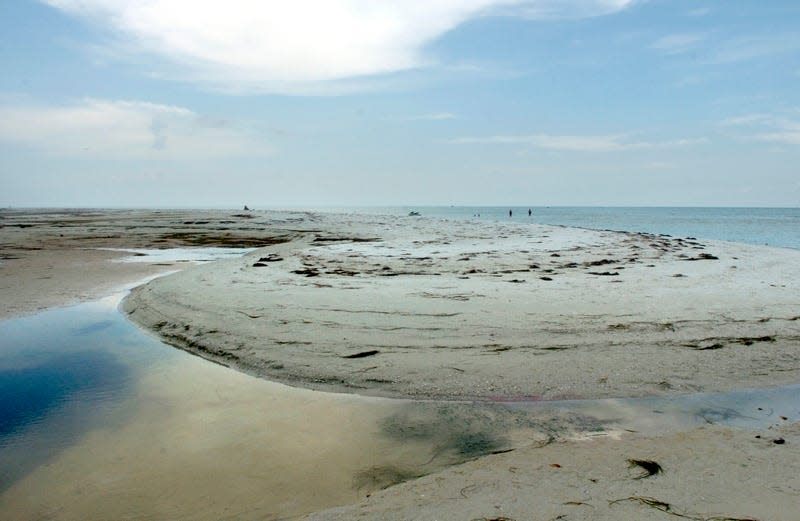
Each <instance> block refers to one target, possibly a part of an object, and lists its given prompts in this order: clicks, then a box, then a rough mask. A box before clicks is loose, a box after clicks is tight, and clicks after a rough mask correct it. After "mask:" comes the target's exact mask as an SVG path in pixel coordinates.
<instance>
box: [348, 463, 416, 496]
mask: <svg viewBox="0 0 800 521" xmlns="http://www.w3.org/2000/svg"><path fill="white" fill-rule="evenodd" d="M422 476H424V474H422V473H419V472H412V471H409V470H404V469H401V468H399V467H395V466H392V465H383V466H375V467H371V468H368V469H366V470H362V471H361V472H359V473H357V474H356V475H355V476H354V477H353V485H354V487H355V488H356V489H358V490H361V489H367V490H381V489H385V488H389V487H391V486H392V485H397V484H398V483H402V482H403V481H408V480H410V479H415V478H419V477H422Z"/></svg>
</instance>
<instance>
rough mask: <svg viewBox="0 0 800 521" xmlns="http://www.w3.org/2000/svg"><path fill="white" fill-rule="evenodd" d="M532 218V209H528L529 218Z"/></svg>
mask: <svg viewBox="0 0 800 521" xmlns="http://www.w3.org/2000/svg"><path fill="white" fill-rule="evenodd" d="M530 216H531V209H530V208H528V217H530Z"/></svg>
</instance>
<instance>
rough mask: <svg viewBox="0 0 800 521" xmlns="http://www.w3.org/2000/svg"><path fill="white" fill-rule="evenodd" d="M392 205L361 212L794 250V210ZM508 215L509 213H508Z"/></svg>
mask: <svg viewBox="0 0 800 521" xmlns="http://www.w3.org/2000/svg"><path fill="white" fill-rule="evenodd" d="M528 209H529V208H528V207H519V206H514V207H508V206H506V207H499V206H483V207H482V206H398V207H382V208H379V207H371V208H350V209H347V210H350V211H358V212H364V213H382V214H383V213H385V214H390V215H408V214H409V212H411V211H416V212H419V213H420V215H423V216H428V217H444V218H449V219H476V220H490V221H509V220H510V221H515V222H533V223H540V224H554V225H562V226H578V227H581V228H594V229H599V230H623V231H636V232H647V233H654V234H667V235H672V236H675V237H697V238H700V239H716V240H721V241H733V242H744V243H748V244H761V245H768V246H777V247H783V248H796V249H800V208H684V207H569V206H564V207H549V206H548V207H538V206H534V207H530V210H531V216H530V217H528ZM509 210H511V212H512V215H511V217H509V215H508V211H509Z"/></svg>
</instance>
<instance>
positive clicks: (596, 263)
mask: <svg viewBox="0 0 800 521" xmlns="http://www.w3.org/2000/svg"><path fill="white" fill-rule="evenodd" d="M618 263H619V261H618V260H616V259H600V260H596V261H589V262H585V263H584V265H585V266H605V265H606V264H618Z"/></svg>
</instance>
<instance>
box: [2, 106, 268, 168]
mask: <svg viewBox="0 0 800 521" xmlns="http://www.w3.org/2000/svg"><path fill="white" fill-rule="evenodd" d="M0 141H4V142H8V143H15V144H20V145H24V146H30V147H34V148H36V149H40V150H42V151H44V152H46V153H48V154H51V155H56V156H70V157H80V158H84V157H85V158H92V159H203V158H213V157H221V156H231V155H239V154H250V155H253V154H254V153H256V152H255V151H259V150H265V148H264V146H263V144H262V145H260V146H256V143H255V142H254V140H252V139H251V138H250V137H248V136H247V135H246V134H245V133H243V132H241V131H237V130H235V129H233V128H230V127H229V126H228V125H227V124H226V123H225V122H224V121H216V120H210V119H207V118H203V117H201V116H199V115H198V114H195V113H194V112H192V111H190V110H187V109H185V108H182V107H176V106H172V105H158V104H154V103H147V102H142V101H110V100H99V99H83V100H80V101H78V102H75V103H71V104H68V105H62V106H52V105H40V104H33V103H20V102H19V101H17V102H16V103H14V104H13V105H0ZM258 153H263V152H258Z"/></svg>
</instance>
